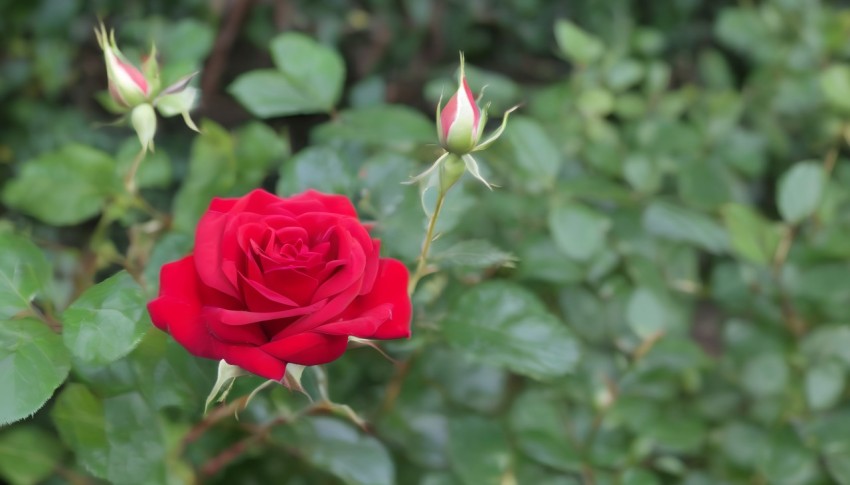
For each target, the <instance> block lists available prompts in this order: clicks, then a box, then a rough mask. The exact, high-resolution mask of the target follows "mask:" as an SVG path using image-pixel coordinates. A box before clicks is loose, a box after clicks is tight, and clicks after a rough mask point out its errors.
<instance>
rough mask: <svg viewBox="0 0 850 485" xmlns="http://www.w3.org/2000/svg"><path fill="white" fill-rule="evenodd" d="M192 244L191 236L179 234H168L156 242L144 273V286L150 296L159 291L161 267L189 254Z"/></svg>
mask: <svg viewBox="0 0 850 485" xmlns="http://www.w3.org/2000/svg"><path fill="white" fill-rule="evenodd" d="M193 242H194V240H193V238H192V237H191V236H189V235H188V234H184V233H180V232H169V233H167V234H165V235H164V236H162V238H160V239H159V240H158V241H157V242H156V244H155V245H154V247H153V250H152V251H151V253H150V256H149V257H148V261H147V266H145V271H144V278H145V284H146V287H147V288H148V290H149V291H150V292H151V294H157V292H158V291H159V278H160V277H159V275H160V271H161V270H162V267H163V266H164V265H165V264H167V263H170V262H172V261H177V260H178V259H180V258H182V257H184V256H186V255H187V254H189V253H190V252H191V251H192V243H193Z"/></svg>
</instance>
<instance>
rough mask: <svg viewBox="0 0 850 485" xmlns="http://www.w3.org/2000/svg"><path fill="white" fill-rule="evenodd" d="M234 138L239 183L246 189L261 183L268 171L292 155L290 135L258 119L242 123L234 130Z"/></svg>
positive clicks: (237, 183)
mask: <svg viewBox="0 0 850 485" xmlns="http://www.w3.org/2000/svg"><path fill="white" fill-rule="evenodd" d="M234 138H235V139H236V145H235V147H234V150H235V155H236V160H238V169H237V173H236V185H237V186H239V187H240V188H244V189H245V190H250V189H252V188H254V187H256V186H258V185H260V184H261V183H262V180H263V179H264V178H266V176H267V175H268V173H269V171H270V170H272V169H274V168H276V167H277V166H278V165H279V164H280V163H282V162H283V161H284V160H285V159H286V158H287V157H288V156H289V155H290V151H291V147H290V146H289V139H288V137H287V136H281V135H280V134H278V133H277V132H275V130H273V129H272V128H271V127H269V126H268V125H266V124H265V123H262V122H259V121H252V122H250V123H248V124H246V125H244V126H242V127H240V128H239V129H238V130H237V131H236V133H234Z"/></svg>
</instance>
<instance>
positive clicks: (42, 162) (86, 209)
mask: <svg viewBox="0 0 850 485" xmlns="http://www.w3.org/2000/svg"><path fill="white" fill-rule="evenodd" d="M114 170H115V161H114V160H113V159H112V157H110V156H109V155H107V154H106V153H104V152H102V151H100V150H96V149H94V148H91V147H88V146H85V145H78V144H71V145H66V146H65V147H63V148H61V149H59V150H56V151H53V152H48V153H45V154H43V155H41V156H40V157H38V158H35V159H33V160H29V161H27V162H26V163H24V164H22V169H21V172H20V174H19V175H18V176H17V177H16V178H14V179H12V181H11V182H9V183H8V184H7V185H6V187H5V190H4V191H3V202H4V203H5V204H7V205H9V206H10V207H13V208H15V209H18V210H20V211H21V212H24V213H26V214H29V215H31V216H33V217H35V218H37V219H39V220H41V221H43V222H46V223H48V224H52V225H54V226H68V225H73V224H78V223H80V222H83V221H85V220H87V219H90V218H92V217H94V216H96V215H97V214H98V213H100V211H101V210H102V209H103V205H104V203H105V202H106V199H107V197H108V196H109V195H110V193H112V191H113V189H115V188H116V186H115V185H114V182H113V175H112V174H113V173H114Z"/></svg>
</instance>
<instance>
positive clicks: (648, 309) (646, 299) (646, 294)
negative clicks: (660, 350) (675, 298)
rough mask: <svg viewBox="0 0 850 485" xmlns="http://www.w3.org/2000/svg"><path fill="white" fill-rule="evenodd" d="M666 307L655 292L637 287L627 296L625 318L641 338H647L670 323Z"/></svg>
mask: <svg viewBox="0 0 850 485" xmlns="http://www.w3.org/2000/svg"><path fill="white" fill-rule="evenodd" d="M667 313H668V309H667V306H666V305H665V303H664V300H662V299H661V298H660V297H659V296H658V295H657V294H656V293H655V292H653V291H652V290H650V289H649V288H638V289H636V290H635V291H634V293H632V296H631V298H629V303H628V306H627V307H626V320H627V321H628V322H629V326H630V327H631V329H632V330H633V331H634V332H635V333H636V334H637V335H638V337H640V338H641V339H644V340H646V339H648V338H650V337H653V336H655V335H657V334H658V333H659V332H664V331H665V330H667V328H668V327H669V325H670V321H669V320H670V317H669V316H668V315H667Z"/></svg>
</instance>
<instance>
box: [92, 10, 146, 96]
mask: <svg viewBox="0 0 850 485" xmlns="http://www.w3.org/2000/svg"><path fill="white" fill-rule="evenodd" d="M95 35H96V36H97V43H98V44H99V45H100V48H101V49H103V59H104V61H105V62H106V75H107V77H108V78H109V94H110V95H111V96H112V99H113V100H115V102H116V103H118V104H119V105H121V106H124V107H134V106H136V105H138V104H140V103H143V102H145V101H146V100H147V98H148V96H149V95H150V93H151V86H150V84H149V83H148V81H147V79H145V76H144V74H142V72H141V71H140V70H139V69H137V68H136V67H135V66H133V64H131V63H130V62H129V61H128V60H127V58H126V57H124V55H123V54H122V53H121V51H120V50H119V49H118V46H117V45H116V44H115V32H109V33H107V32H106V27H104V26H103V24H101V25H100V29H96V30H95Z"/></svg>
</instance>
